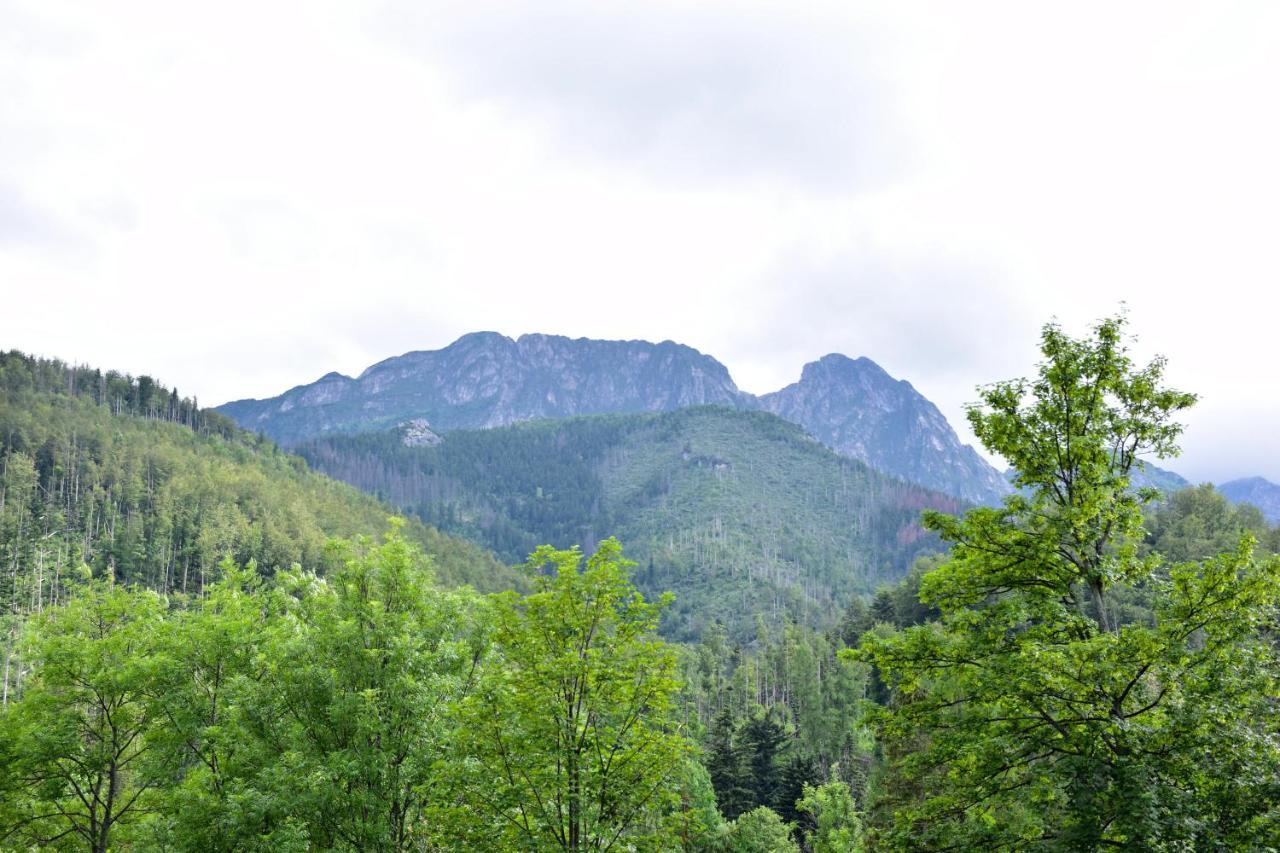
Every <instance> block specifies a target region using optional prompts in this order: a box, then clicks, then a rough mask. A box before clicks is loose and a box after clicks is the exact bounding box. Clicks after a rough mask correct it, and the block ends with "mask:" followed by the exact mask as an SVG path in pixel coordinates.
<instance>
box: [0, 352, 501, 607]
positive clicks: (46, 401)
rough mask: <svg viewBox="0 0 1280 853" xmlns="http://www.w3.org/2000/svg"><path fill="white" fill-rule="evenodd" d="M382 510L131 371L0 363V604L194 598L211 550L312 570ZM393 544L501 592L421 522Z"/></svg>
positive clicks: (497, 567)
mask: <svg viewBox="0 0 1280 853" xmlns="http://www.w3.org/2000/svg"><path fill="white" fill-rule="evenodd" d="M389 512H390V509H389V508H388V507H385V506H384V505H382V504H380V503H378V502H377V501H376V500H374V499H373V498H370V497H369V496H367V495H364V494H362V493H360V492H359V491H357V490H355V489H352V488H351V487H349V486H347V485H345V484H342V483H338V482H335V481H333V480H331V479H329V478H327V477H323V476H320V475H317V474H314V473H312V472H311V471H309V470H308V469H307V466H306V464H305V463H304V462H303V461H302V460H301V459H299V458H298V457H296V456H290V455H288V454H285V453H283V452H281V451H280V450H279V449H278V448H276V447H275V445H273V444H272V443H270V442H269V441H266V440H262V439H259V438H258V437H256V436H254V435H252V434H251V433H247V432H244V431H243V430H241V429H239V428H238V427H236V426H235V425H234V424H233V423H232V422H231V421H229V420H227V419H226V418H224V417H222V416H221V415H218V414H217V413H215V412H208V411H205V410H202V409H200V408H199V407H198V406H197V404H196V402H195V401H194V400H188V399H183V398H181V397H179V396H178V393H177V391H176V390H170V389H167V388H164V387H162V386H160V385H159V384H158V383H156V382H155V381H154V380H153V379H151V378H150V377H146V376H141V377H137V378H132V377H128V376H123V375H120V374H117V373H113V372H112V373H105V374H104V373H102V372H101V371H98V370H90V369H87V368H77V367H70V366H67V365H65V364H63V363H61V362H57V361H49V360H40V359H34V358H31V357H28V356H24V355H22V354H20V353H15V352H11V353H7V354H3V355H0V606H3V608H4V612H6V613H9V614H13V613H22V612H29V611H37V610H40V609H42V608H43V607H44V606H47V605H49V604H52V603H55V602H57V601H58V600H60V597H61V595H62V590H63V588H64V586H65V584H66V582H67V581H68V580H69V579H75V580H80V579H81V578H82V576H92V577H97V578H110V579H114V580H115V581H117V582H124V583H138V584H142V585H145V586H147V587H149V588H151V589H154V590H156V591H158V592H161V593H184V594H192V595H197V594H199V593H200V592H201V591H202V590H203V588H204V586H205V585H206V584H207V583H209V582H210V581H211V580H213V579H214V578H215V576H216V574H217V566H218V564H219V563H220V562H221V560H222V559H223V558H224V557H226V556H228V555H229V556H231V557H232V558H233V559H234V560H236V561H238V562H240V563H247V562H249V561H253V562H255V563H256V565H257V566H258V571H259V572H261V573H263V574H264V575H270V574H271V573H273V572H275V571H277V570H279V569H285V568H288V567H289V566H290V565H291V564H293V563H302V564H304V565H308V566H316V567H321V566H323V564H324V559H325V558H324V545H325V542H326V541H327V540H328V539H329V538H330V537H333V536H353V535H356V534H360V533H367V534H373V533H377V532H378V531H380V530H382V529H383V528H384V527H385V524H386V518H387V515H388V513H389ZM408 535H409V536H410V537H411V538H412V539H414V540H415V541H417V542H419V543H420V544H421V545H423V546H424V547H425V548H426V550H427V551H428V552H429V553H431V554H432V555H434V558H435V563H436V569H435V570H436V572H437V574H438V575H439V577H440V579H441V581H443V582H445V583H448V584H459V583H471V584H474V585H475V586H477V587H478V588H481V589H499V588H507V587H510V585H511V584H512V583H513V582H514V580H515V579H514V576H513V575H512V573H511V572H510V571H509V570H508V569H506V568H505V567H503V566H502V565H501V564H500V563H499V562H498V561H497V560H495V559H493V557H491V556H489V555H488V554H486V553H485V552H484V551H483V550H482V549H480V548H478V547H476V546H474V545H472V544H470V543H468V542H464V541H462V540H459V539H456V538H452V537H448V536H443V535H441V534H439V533H438V532H436V531H435V530H433V529H431V528H430V527H428V526H426V525H423V524H417V523H415V524H413V525H411V526H410V527H409V529H408Z"/></svg>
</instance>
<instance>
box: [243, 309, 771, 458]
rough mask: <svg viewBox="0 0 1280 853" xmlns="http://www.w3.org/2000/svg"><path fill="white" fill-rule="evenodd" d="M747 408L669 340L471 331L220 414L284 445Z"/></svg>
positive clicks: (742, 397) (705, 365)
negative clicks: (412, 425)
mask: <svg viewBox="0 0 1280 853" xmlns="http://www.w3.org/2000/svg"><path fill="white" fill-rule="evenodd" d="M750 402H751V398H750V395H747V394H744V393H743V392H741V391H739V390H738V388H737V386H736V385H734V384H733V380H732V379H731V378H730V376H729V371H728V370H726V369H725V366H724V365H723V364H721V363H720V362H718V361H716V360H715V359H714V358H711V357H710V356H707V355H703V354H702V353H700V352H698V351H697V350H695V349H692V348H691V347H687V346H682V345H681V344H676V343H672V342H671V341H664V342H663V343H660V344H652V343H649V342H647V341H597V340H588V339H578V340H573V339H570V338H565V337H559V336H556V335H524V336H522V337H520V338H519V339H518V340H512V339H511V338H508V337H504V336H502V335H499V334H496V333H494V332H477V333H475V334H470V335H465V336H464V337H462V338H459V339H458V340H457V341H455V342H454V343H453V344H451V345H449V346H447V347H445V348H444V349H440V350H432V351H426V352H411V353H406V354H405V355H401V356H396V357H395V358H389V359H387V360H386V361H382V362H379V363H378V364H375V365H373V366H372V367H370V368H369V369H368V370H366V371H364V373H362V374H360V376H359V377H357V378H354V379H353V378H350V377H346V376H341V375H339V374H336V373H331V374H329V375H327V376H325V377H323V378H322V379H320V380H319V381H317V382H315V383H313V384H311V385H302V386H299V387H297V388H293V389H291V390H289V391H286V392H285V393H284V394H282V395H281V396H279V397H274V398H271V399H268V400H238V401H236V402H234V403H228V404H226V405H225V406H222V407H220V411H222V412H223V413H224V414H226V415H228V416H229V417H231V418H233V419H234V420H236V421H237V422H238V423H240V424H241V425H243V426H244V427H245V428H247V429H252V430H261V431H263V432H265V433H266V434H267V435H269V436H271V437H272V438H274V439H276V440H277V441H279V442H281V443H282V444H285V445H290V444H295V443H297V442H298V441H302V440H304V439H307V438H312V437H314V436H317V435H323V434H325V433H332V432H353V431H361V430H366V429H376V428H379V427H384V426H388V425H392V424H394V423H399V422H401V421H404V420H409V419H413V418H425V419H426V420H427V421H428V422H430V424H431V425H432V427H433V428H435V429H443V430H450V429H458V428H463V427H469V428H483V427H495V426H503V425H505V424H510V423H515V422H517V421H525V420H533V419H536V418H563V417H571V416H573V415H586V414H599V413H605V412H656V411H668V410H671V409H679V408H684V407H686V406H696V405H704V404H721V405H728V406H734V407H739V408H740V407H745V406H748V405H750Z"/></svg>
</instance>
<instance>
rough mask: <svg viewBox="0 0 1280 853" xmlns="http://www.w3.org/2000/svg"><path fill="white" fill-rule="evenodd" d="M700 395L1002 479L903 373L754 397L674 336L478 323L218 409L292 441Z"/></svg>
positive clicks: (890, 460)
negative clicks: (604, 336) (506, 332)
mask: <svg viewBox="0 0 1280 853" xmlns="http://www.w3.org/2000/svg"><path fill="white" fill-rule="evenodd" d="M700 405H722V406H728V407H731V408H738V409H766V410H768V411H770V412H773V413H774V414H777V415H779V416H780V417H782V418H784V419H785V420H788V421H791V422H792V423H795V424H798V425H799V426H801V427H803V428H804V429H805V430H807V431H808V432H809V433H810V434H811V435H813V436H814V437H815V438H817V439H818V440H820V441H822V442H823V443H824V444H827V445H828V446H829V447H831V448H833V449H834V450H836V451H837V452H839V453H842V454H845V455H847V456H851V457H853V458H855V459H860V460H862V461H864V462H866V463H868V464H869V465H871V466H872V467H874V468H877V469H879V470H882V471H886V472H889V473H891V474H895V475H897V476H899V477H902V478H903V479H905V480H908V481H911V482H915V483H920V484H922V485H925V486H928V487H930V488H933V489H936V490H938V491H941V492H944V493H946V494H950V495H954V496H956V497H960V498H963V499H965V500H969V501H974V502H977V503H993V502H996V501H998V500H999V499H1000V497H1001V496H1002V495H1004V494H1006V493H1007V492H1008V491H1009V487H1008V485H1007V483H1006V482H1005V480H1004V478H1003V477H1002V476H1001V475H1000V473H999V472H997V471H996V470H995V469H994V468H992V467H991V466H990V465H989V464H987V462H986V461H985V460H984V459H983V458H982V457H981V456H979V455H978V454H977V453H976V452H975V451H974V450H973V449H972V448H971V447H968V446H967V445H964V444H962V443H961V442H960V439H959V437H958V436H957V435H956V433H955V431H954V430H953V429H952V428H951V425H950V424H948V423H947V421H946V418H944V417H943V416H942V413H941V412H939V411H938V409H937V407H936V406H934V405H933V404H932V403H930V402H929V401H928V400H927V399H925V398H924V397H923V396H921V395H920V393H919V392H917V391H916V390H915V389H914V388H912V387H911V384H910V383H908V382H905V381H899V380H896V379H894V378H893V377H891V376H889V374H887V373H885V372H884V370H882V369H881V368H880V367H879V366H878V365H877V364H875V362H873V361H871V360H869V359H866V358H860V359H856V360H855V359H850V358H846V357H845V356H842V355H829V356H826V357H824V358H823V359H821V360H820V361H816V362H813V363H812V364H809V365H807V366H806V367H805V368H804V372H803V374H802V376H801V378H800V381H799V382H796V383H795V384H793V385H789V386H787V387H786V388H783V389H782V390H781V391H777V392H774V393H772V394H766V395H764V396H763V397H759V398H757V397H754V396H752V395H751V394H747V393H745V392H743V391H740V390H739V389H738V387H737V385H735V384H734V382H733V379H732V377H730V375H729V371H728V370H727V369H726V368H725V366H724V365H723V364H721V363H720V362H718V361H716V360H715V359H714V358H712V357H710V356H708V355H704V354H703V353H700V352H698V351H697V350H695V349H692V348H690V347H687V346H683V345H681V344H676V343H673V342H671V341H664V342H662V343H660V344H653V343H649V342H647V341H599V340H590V339H585V338H580V339H570V338H565V337H559V336H556V335H524V336H522V337H520V338H519V339H516V340H513V339H511V338H508V337H504V336H502V335H499V334H496V333H493V332H478V333H475V334H470V335H466V336H464V337H462V338H459V339H458V340H457V341H455V342H454V343H453V344H451V345H449V346H447V347H445V348H444V349H440V350H432V351H425V352H411V353H406V354H405V355H401V356H396V357H395V358H389V359H387V360H386V361H382V362H379V363H378V364H375V365H373V366H372V367H370V368H369V369H368V370H366V371H364V373H362V374H360V376H358V377H356V378H351V377H347V376H342V375H340V374H336V373H330V374H328V375H326V376H324V377H322V378H321V379H319V380H318V381H316V382H314V383H312V384H310V385H302V386H299V387H297V388H293V389H291V390H289V391H286V392H285V393H284V394H282V395H280V396H279V397H274V398H271V399H268V400H239V401H236V402H234V403H228V404H226V405H225V406H222V407H220V411H222V413H223V414H225V415H228V416H229V417H231V418H233V419H234V420H236V421H237V422H238V423H239V424H240V425H241V426H243V427H245V428H246V429H251V430H260V431H262V432H265V433H266V434H267V435H269V436H271V437H272V438H274V439H276V440H277V441H279V442H280V443H282V444H284V445H292V444H296V443H298V442H300V441H304V440H307V439H310V438H315V437H317V436H322V435H326V434H334V433H349V432H362V431H367V430H374V429H382V428H386V427H390V426H393V425H396V424H399V423H403V422H405V421H409V420H414V419H425V420H426V421H427V422H428V423H430V425H431V428H432V429H435V430H444V431H448V430H451V429H459V428H487V427H497V426H503V425H506V424H511V423H515V422H518V421H526V420H533V419H539V418H565V417H571V416H575V415H586V414H601V413H609V412H615V413H617V412H660V411H671V410H674V409H681V408H686V407H689V406H700Z"/></svg>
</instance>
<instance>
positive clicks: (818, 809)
mask: <svg viewBox="0 0 1280 853" xmlns="http://www.w3.org/2000/svg"><path fill="white" fill-rule="evenodd" d="M796 805H797V807H798V808H799V809H800V811H801V812H803V813H804V814H805V815H806V816H807V817H808V819H809V822H810V823H811V824H812V829H810V830H808V831H806V832H805V847H806V849H808V850H811V851H812V853H861V851H862V850H863V849H864V848H863V840H862V819H861V817H860V816H859V815H858V807H857V804H856V803H855V802H854V800H853V792H852V791H851V790H849V786H848V785H846V784H845V783H844V782H842V781H840V780H839V779H837V778H836V777H835V774H834V773H833V774H832V778H831V780H830V781H829V782H827V783H826V784H823V785H819V786H817V787H813V786H810V785H805V787H804V796H803V797H801V799H800V800H799V802H797V804H796Z"/></svg>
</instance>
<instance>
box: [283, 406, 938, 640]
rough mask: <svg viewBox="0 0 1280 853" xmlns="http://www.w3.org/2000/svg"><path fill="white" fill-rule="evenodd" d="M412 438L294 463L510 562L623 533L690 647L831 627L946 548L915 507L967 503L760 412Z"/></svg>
mask: <svg viewBox="0 0 1280 853" xmlns="http://www.w3.org/2000/svg"><path fill="white" fill-rule="evenodd" d="M405 438H406V431H405V430H392V431H387V432H382V433H376V434H364V435H357V436H333V437H329V438H326V439H321V440H317V441H315V442H312V443H309V444H306V445H302V446H301V447H300V448H299V452H300V453H301V454H302V455H303V456H304V457H305V458H306V459H307V460H308V461H309V462H310V463H311V464H312V465H313V466H315V467H316V468H317V469H318V470H321V471H325V472H327V473H329V474H331V475H333V476H335V477H338V478H340V479H343V480H346V481H348V482H351V483H353V484H355V485H358V486H359V487H360V488H363V489H366V490H369V491H372V492H375V493H377V494H380V495H382V496H384V497H386V498H387V499H388V500H390V501H392V502H393V503H396V504H397V505H400V506H403V507H406V508H407V509H409V510H411V511H413V512H416V513H418V514H419V515H420V516H422V517H423V518H426V519H428V520H430V521H432V522H434V523H436V524H438V525H439V526H440V527H441V528H442V529H445V530H449V531H453V532H459V533H465V534H466V535H468V536H470V537H472V538H474V539H476V541H479V542H482V543H484V544H486V545H488V546H489V547H492V548H493V549H494V550H495V551H497V552H498V553H499V554H500V555H501V556H503V557H505V558H506V559H510V560H516V559H521V558H522V557H523V556H524V555H525V554H527V553H528V551H529V550H530V549H531V548H532V547H533V546H535V545H538V544H542V543H544V542H551V543H553V544H556V545H558V546H568V545H571V544H580V545H582V546H583V547H584V549H590V548H591V547H592V546H593V545H594V543H595V541H596V540H598V539H600V538H602V537H604V536H607V535H610V534H617V535H618V536H619V537H620V538H621V539H622V542H623V544H624V546H626V548H627V552H628V554H630V555H631V556H632V558H633V559H636V560H637V562H638V563H639V569H638V571H637V580H638V581H639V583H640V584H641V586H642V587H643V588H644V589H645V591H646V592H648V593H656V592H660V591H663V590H667V589H670V590H673V591H674V592H675V593H676V596H677V597H676V602H675V604H674V606H673V607H672V609H671V611H670V614H669V619H668V620H667V622H666V623H665V626H664V630H665V631H666V632H667V633H668V634H669V635H671V636H675V637H680V638H690V637H696V636H698V635H700V633H701V630H702V628H703V627H704V626H705V625H707V624H709V623H710V621H711V620H713V619H716V618H719V619H721V620H722V621H724V622H725V623H726V624H727V625H729V626H730V629H731V632H732V633H734V634H735V635H736V636H737V637H739V638H746V637H748V636H750V635H751V634H752V629H753V625H754V620H755V616H756V614H760V615H762V616H764V617H765V618H766V619H768V620H769V621H773V622H777V621H780V620H781V619H782V618H783V617H784V616H788V615H789V616H791V617H793V618H796V619H798V620H801V621H804V622H807V623H809V624H812V625H824V624H825V623H826V621H827V620H829V619H830V618H832V617H833V615H834V614H835V613H837V612H839V610H840V606H842V605H843V604H844V602H846V601H847V600H848V598H849V597H850V596H852V595H853V594H855V593H865V592H870V591H872V590H874V589H875V588H876V587H877V586H878V585H879V584H880V583H882V582H886V581H891V580H895V579H897V578H899V577H901V576H902V575H903V574H904V573H905V571H906V569H907V567H908V566H909V564H910V563H911V561H912V560H913V559H914V557H915V556H917V555H918V554H919V553H922V552H924V551H928V550H931V549H936V548H937V547H938V542H937V540H936V539H934V537H932V535H929V534H926V533H925V532H924V531H923V530H922V529H921V528H920V526H919V520H918V519H919V514H920V510H921V509H922V508H924V507H926V506H931V507H937V508H940V509H943V510H945V511H956V510H958V509H959V508H960V505H959V503H958V502H957V501H955V500H954V499H951V498H948V497H945V496H943V495H940V494H937V493H934V492H930V491H928V490H925V489H923V488H921V487H919V486H915V485H911V484H908V483H905V482H902V481H901V480H898V479H896V478H893V477H890V476H887V475H885V474H882V473H880V472H878V471H874V470H872V469H871V468H869V467H868V466H866V465H865V464H863V463H861V462H858V461H856V460H852V459H848V458H845V457H841V456H838V455H837V454H835V453H833V452H832V451H830V450H829V449H827V448H826V447H823V446H822V445H821V444H819V443H818V442H816V441H814V440H813V439H812V438H811V437H809V436H807V435H805V434H804V432H803V431H801V430H800V429H799V428H797V427H796V426H794V425H792V424H789V423H787V422H785V421H783V420H781V419H780V418H778V417H776V416H774V415H771V414H768V413H764V412H749V411H740V410H733V409H727V408H721V407H699V408H688V409H682V410H679V411H675V412H670V413H663V414H645V415H608V416H594V417H583V418H573V419H569V420H563V421H541V422H532V423H524V424H518V425H515V426H509V427H504V428H500V429H491V430H460V431H455V432H451V433H448V434H446V435H445V436H444V439H443V441H442V442H441V443H439V444H437V445H434V446H423V445H416V446H407V445H406V442H405Z"/></svg>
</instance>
